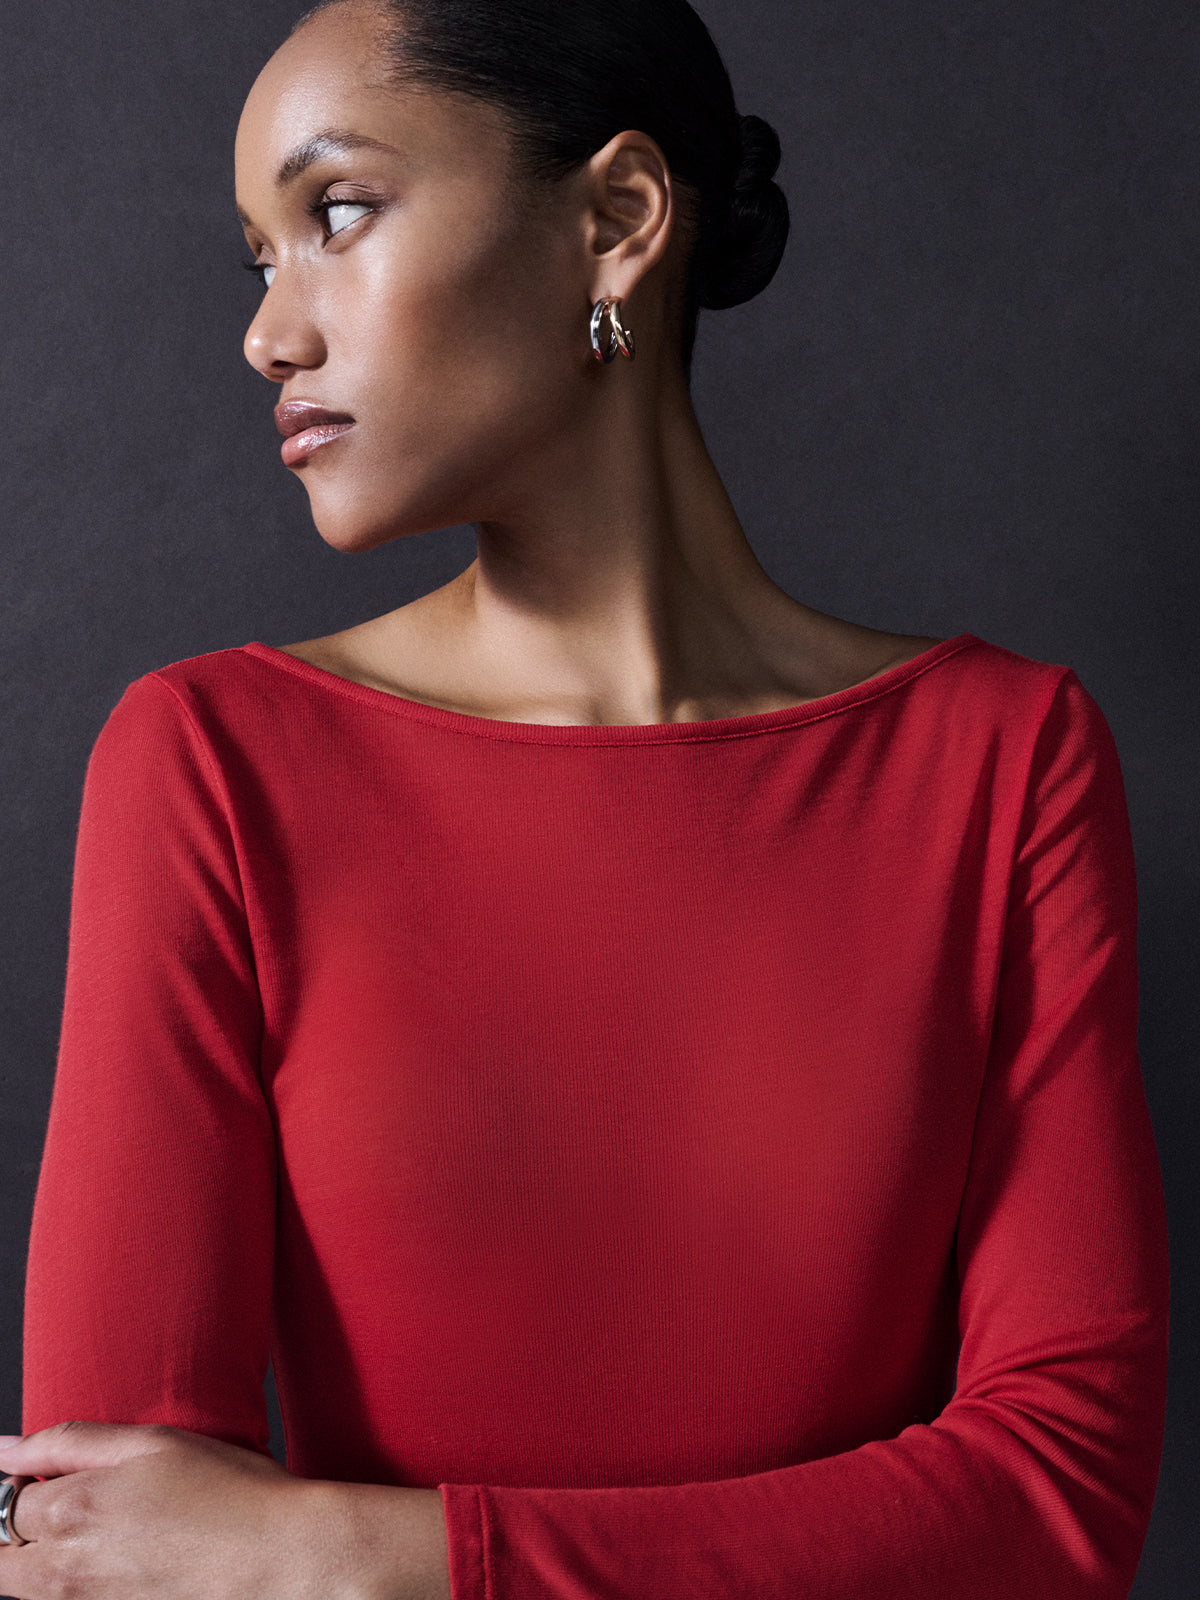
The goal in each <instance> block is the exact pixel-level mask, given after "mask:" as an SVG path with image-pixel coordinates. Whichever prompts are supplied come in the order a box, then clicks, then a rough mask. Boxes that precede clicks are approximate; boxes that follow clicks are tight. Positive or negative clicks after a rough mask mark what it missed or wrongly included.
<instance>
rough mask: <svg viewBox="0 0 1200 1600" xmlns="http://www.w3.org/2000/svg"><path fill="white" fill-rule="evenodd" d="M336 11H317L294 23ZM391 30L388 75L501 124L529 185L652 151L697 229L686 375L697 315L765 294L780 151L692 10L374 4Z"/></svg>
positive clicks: (775, 227) (645, 5)
mask: <svg viewBox="0 0 1200 1600" xmlns="http://www.w3.org/2000/svg"><path fill="white" fill-rule="evenodd" d="M342 3H344V0H321V4H319V5H316V6H313V7H311V8H310V9H309V10H307V11H305V12H304V14H303V15H302V16H300V17H298V18H297V20H296V22H295V23H294V24H293V25H292V30H291V31H292V33H295V32H296V30H297V29H298V28H300V27H301V26H302V25H303V24H304V23H305V22H307V21H308V20H309V18H310V17H313V16H315V15H316V14H317V13H318V12H320V11H324V10H326V9H327V8H328V7H329V6H331V5H338V4H342ZM369 3H370V4H371V6H372V8H373V9H374V10H376V11H377V12H378V13H379V14H380V16H381V17H382V18H383V19H384V21H385V23H388V24H390V23H391V22H393V21H394V23H395V26H394V27H392V26H390V25H389V26H388V27H387V31H386V32H385V36H384V37H385V43H384V49H385V52H386V56H387V62H388V67H389V76H390V77H391V79H392V81H394V82H396V83H398V84H419V85H422V86H425V87H429V88H438V89H445V90H451V91H456V92H458V93H460V94H468V95H471V96H473V97H474V98H476V99H479V100H485V101H487V102H489V103H490V104H492V105H494V106H496V107H497V108H498V109H499V110H500V111H502V112H503V113H504V114H505V117H506V120H507V121H508V123H509V125H510V127H511V129H512V134H513V141H514V148H515V150H516V152H517V155H518V159H519V160H520V161H521V164H522V167H523V169H524V171H525V172H526V173H527V174H528V175H529V176H531V177H535V178H542V179H553V178H560V177H564V176H566V174H567V173H569V172H571V171H574V170H575V169H577V168H578V167H580V166H582V165H583V164H584V162H586V161H587V160H589V159H590V157H591V156H593V155H594V154H595V153H596V151H597V150H599V149H601V148H602V147H603V146H604V145H606V144H607V143H608V141H609V140H610V139H611V138H612V137H613V135H614V134H617V133H620V132H621V131H622V130H623V129H626V128H635V129H637V130H639V131H640V132H642V133H647V134H649V135H650V137H651V138H652V139H654V140H655V141H656V143H657V144H658V145H659V147H660V148H661V150H662V152H663V155H664V156H665V157H666V161H667V164H668V166H669V167H670V170H671V174H672V177H673V178H674V179H675V181H676V184H677V185H686V186H687V190H686V191H685V192H684V193H682V194H679V193H678V190H677V194H678V198H679V199H680V200H681V201H682V202H683V205H682V208H681V209H682V210H683V211H684V213H685V215H686V216H687V217H688V218H689V219H690V221H691V223H692V225H693V226H694V227H695V233H694V236H693V237H694V248H693V249H692V251H691V254H690V257H689V261H688V271H687V278H686V283H685V285H684V304H683V330H682V334H683V338H682V355H683V363H684V369H685V371H687V372H689V373H690V369H691V359H692V349H693V346H694V343H695V337H696V324H697V318H698V313H699V310H700V308H701V307H711V308H713V309H719V308H721V307H725V306H736V305H740V304H741V303H742V301H744V300H749V299H751V298H752V297H753V296H754V295H756V294H758V293H759V292H760V290H762V289H765V288H766V286H767V284H768V283H770V281H771V279H772V278H773V277H774V275H775V270H776V268H777V267H778V265H779V262H780V259H781V258H782V256H783V251H784V246H785V245H786V243H787V237H788V227H789V216H788V203H787V200H786V198H785V197H784V194H783V191H782V190H781V189H780V188H779V186H778V184H776V183H774V182H773V181H772V180H773V178H774V175H775V171H776V169H777V168H778V166H779V157H780V150H779V138H778V136H777V134H776V132H775V130H774V128H772V127H771V125H770V123H768V122H765V121H764V120H763V119H762V118H761V117H755V116H739V114H738V111H737V108H736V106H735V103H734V98H733V88H732V86H731V84H730V81H729V73H728V71H727V70H726V67H725V63H724V62H723V61H722V59H721V55H720V52H719V51H718V49H717V47H716V45H715V44H714V42H713V39H712V36H711V35H710V33H709V31H708V29H707V28H706V27H705V25H704V23H703V22H702V21H701V20H700V18H699V17H698V16H697V15H696V13H695V11H693V10H692V8H691V6H690V5H688V4H687V0H369Z"/></svg>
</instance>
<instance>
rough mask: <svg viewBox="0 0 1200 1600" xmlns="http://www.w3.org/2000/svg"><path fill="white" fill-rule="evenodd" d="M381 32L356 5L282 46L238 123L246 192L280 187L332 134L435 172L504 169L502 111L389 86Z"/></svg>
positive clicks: (320, 18) (335, 11) (323, 15)
mask: <svg viewBox="0 0 1200 1600" xmlns="http://www.w3.org/2000/svg"><path fill="white" fill-rule="evenodd" d="M380 27H381V22H380V18H379V17H378V14H377V13H376V12H375V11H374V10H373V8H371V7H370V6H368V5H358V4H355V3H353V0H349V3H347V4H344V5H335V6H331V7H329V9H327V10H326V11H322V12H320V13H318V15H317V16H315V17H314V18H313V19H312V20H311V21H310V22H307V23H306V24H305V25H304V27H303V28H301V29H300V31H299V32H298V33H295V34H293V35H292V36H291V37H290V38H288V39H285V40H284V42H283V43H282V44H281V45H280V47H279V49H278V50H276V52H275V54H274V55H273V56H272V57H271V58H270V60H269V61H268V62H267V63H266V65H265V66H264V67H263V69H262V71H261V72H260V73H259V75H258V77H257V78H256V79H255V81H254V83H253V85H252V87H251V89H250V93H249V94H248V95H247V97H246V103H245V106H244V107H243V109H242V115H241V118H240V119H239V122H238V128H237V136H236V139H235V141H234V166H235V169H236V173H237V181H238V187H239V189H241V188H242V187H243V186H244V187H245V188H246V189H247V190H249V189H251V188H256V189H259V190H261V189H262V188H263V187H264V186H273V185H274V179H275V174H276V173H277V172H278V171H279V169H280V167H281V166H282V164H283V163H284V161H285V160H286V159H287V158H288V157H289V156H290V155H292V154H293V152H294V151H295V150H296V149H297V148H298V147H299V146H301V145H302V144H304V143H305V141H306V140H309V139H311V138H312V137H313V135H314V134H316V133H318V132H320V131H322V130H324V129H328V128H338V129H343V130H350V131H352V132H354V133H356V134H361V135H363V136H365V137H366V138H368V139H376V140H379V141H381V142H383V143H384V144H390V145H392V146H394V147H395V148H397V149H398V150H401V151H402V152H403V153H404V154H405V155H406V156H407V157H408V158H409V159H410V160H416V161H428V162H431V163H432V164H434V165H437V164H439V163H441V162H449V161H453V162H456V163H458V164H459V165H460V166H461V165H462V164H463V162H464V161H466V163H467V164H469V165H483V164H486V165H488V166H490V167H492V168H495V167H497V166H499V165H502V164H503V161H504V160H505V159H506V154H507V143H508V142H507V140H506V139H505V138H503V136H502V135H503V132H504V122H503V118H502V116H501V115H500V113H499V112H498V111H497V110H496V108H495V107H493V106H490V105H487V104H486V103H484V102H483V101H479V100H475V99H472V98H468V97H467V96H464V95H459V94H440V93H431V92H429V91H426V90H423V89H421V88H401V89H397V88H395V87H393V86H392V85H390V84H389V83H388V82H387V79H386V75H385V71H386V64H385V62H384V60H383V57H382V55H381V53H380V51H379V49H378V44H379V38H380ZM498 135H500V137H498Z"/></svg>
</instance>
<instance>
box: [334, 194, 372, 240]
mask: <svg viewBox="0 0 1200 1600" xmlns="http://www.w3.org/2000/svg"><path fill="white" fill-rule="evenodd" d="M373 209H374V208H373V207H372V206H369V205H365V204H364V203H363V202H362V201H361V200H325V201H323V202H322V204H321V210H322V211H323V212H324V213H325V221H326V223H327V224H328V226H329V231H330V233H331V234H333V233H341V231H342V229H343V228H346V227H349V225H350V224H351V223H352V222H357V221H358V218H357V217H355V216H344V215H342V213H344V212H347V211H350V212H354V211H358V212H367V211H371V210H373Z"/></svg>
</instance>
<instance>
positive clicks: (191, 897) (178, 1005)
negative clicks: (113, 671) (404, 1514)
mask: <svg viewBox="0 0 1200 1600" xmlns="http://www.w3.org/2000/svg"><path fill="white" fill-rule="evenodd" d="M261 1028H262V1014H261V1006H260V999H259V992H258V987H257V982H256V976H255V968H254V958H253V949H252V945H251V941H250V937H249V932H248V925H247V915H246V909H245V905H244V903H243V897H242V891H241V885H240V874H239V862H238V857H237V848H236V844H235V838H234V834H233V831H232V828H231V822H230V818H229V815H228V806H227V802H226V797H225V795H224V792H223V789H222V784H221V779H220V775H219V773H218V771H217V768H216V765H215V763H214V761H213V759H212V753H211V751H210V750H209V749H208V747H207V745H206V743H205V740H204V738H203V736H202V734H201V733H200V731H199V729H198V727H197V725H196V723H195V721H194V718H193V717H192V716H191V714H190V713H189V711H188V709H187V707H186V706H185V705H184V704H183V702H182V701H181V700H180V699H179V698H178V697H177V696H176V694H175V693H174V691H173V690H172V689H171V688H170V687H169V686H168V685H167V684H166V683H164V682H163V681H162V680H161V679H159V678H158V677H156V676H155V675H153V674H151V675H147V676H146V677H143V678H140V679H138V680H136V681H135V682H134V683H132V684H131V685H130V686H129V688H128V689H127V690H126V691H125V694H124V696H123V697H122V699H121V700H120V702H119V703H118V704H117V705H116V706H115V707H114V709H113V710H112V712H111V713H110V714H109V717H108V719H107V721H106V723H105V725H104V726H103V728H102V729H101V731H100V734H99V736H98V738H97V740H96V743H95V745H94V747H93V750H92V753H91V756H90V759H89V762H88V767H87V772H86V776H85V780H84V790H83V799H82V807H81V812H80V820H79V829H78V835H77V843H76V854H75V870H74V882H73V889H72V899H71V918H70V930H69V941H68V957H67V977H66V988H65V997H64V1005H63V1015H62V1026H61V1034H60V1043H59V1052H58V1059H57V1067H56V1074H55V1079H54V1086H53V1093H52V1098H51V1107H50V1116H49V1125H48V1129H47V1135H46V1142H45V1147H44V1153H43V1158H42V1165H41V1169H40V1174H39V1179H38V1186H37V1191H36V1196H35V1202H34V1212H33V1223H32V1229H31V1234H30V1243H29V1256H28V1263H27V1272H26V1290H25V1324H24V1381H25V1387H24V1409H23V1428H24V1430H25V1431H26V1432H30V1431H33V1430H35V1429H38V1428H43V1427H48V1426H50V1425H51V1424H53V1423H56V1422H60V1421H65V1420H68V1419H81V1420H95V1421H108V1422H141V1423H146V1422H159V1423H167V1424H171V1425H174V1426H176V1427H182V1428H187V1429H190V1430H193V1431H195V1432H202V1433H207V1434H209V1435H211V1436H214V1437H218V1438H222V1439H225V1440H228V1441H229V1442H230V1443H232V1444H239V1445H244V1446H246V1447H247V1448H252V1449H258V1450H261V1451H263V1452H266V1451H267V1449H268V1429H267V1418H266V1407H265V1401H264V1397H263V1387H262V1386H263V1379H264V1376H265V1373H266V1366H267V1359H268V1330H269V1313H270V1296H271V1275H272V1259H273V1247H274V1228H275V1208H276V1156H275V1141H274V1134H273V1131H272V1122H271V1117H270V1114H269V1110H268V1106H267V1103H266V1101H265V1099H264V1096H263V1093H262V1089H261V1087H260V1083H259V1079H258V1076H257V1072H258V1055H259V1045H260V1036H261Z"/></svg>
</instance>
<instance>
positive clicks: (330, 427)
mask: <svg viewBox="0 0 1200 1600" xmlns="http://www.w3.org/2000/svg"><path fill="white" fill-rule="evenodd" d="M275 426H276V427H277V428H278V429H279V432H280V433H281V434H283V436H284V438H283V444H282V445H281V446H280V450H279V454H280V456H281V457H282V459H283V464H284V466H285V467H296V466H299V465H300V464H301V462H304V461H307V460H308V458H309V456H311V455H312V454H313V452H314V451H316V450H319V449H320V448H321V446H322V445H326V444H331V443H332V442H333V440H334V439H340V438H341V436H342V434H344V433H348V432H349V431H350V429H351V428H352V427H353V426H354V418H353V417H352V416H350V415H349V413H347V412H345V411H327V410H326V409H325V407H324V406H319V405H317V404H316V403H315V402H314V401H311V400H285V401H284V402H283V403H282V404H281V405H277V406H276V407H275Z"/></svg>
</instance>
